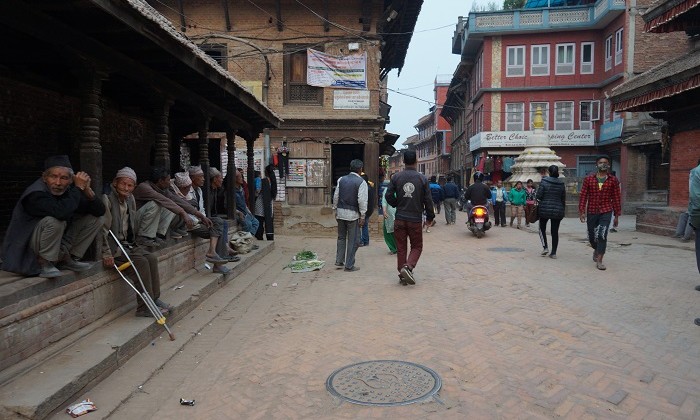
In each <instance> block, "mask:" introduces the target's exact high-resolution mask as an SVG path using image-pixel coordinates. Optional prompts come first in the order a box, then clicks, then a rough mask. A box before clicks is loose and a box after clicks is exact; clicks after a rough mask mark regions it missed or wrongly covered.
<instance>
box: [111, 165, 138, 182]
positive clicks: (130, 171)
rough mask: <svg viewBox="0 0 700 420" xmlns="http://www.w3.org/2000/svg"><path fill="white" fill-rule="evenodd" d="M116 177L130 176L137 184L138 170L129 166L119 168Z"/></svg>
mask: <svg viewBox="0 0 700 420" xmlns="http://www.w3.org/2000/svg"><path fill="white" fill-rule="evenodd" d="M114 178H129V179H130V180H132V181H134V184H136V172H135V171H134V170H133V169H131V168H129V167H128V166H125V167H123V168H121V169H120V170H118V171H117V175H116V176H115V177H114Z"/></svg>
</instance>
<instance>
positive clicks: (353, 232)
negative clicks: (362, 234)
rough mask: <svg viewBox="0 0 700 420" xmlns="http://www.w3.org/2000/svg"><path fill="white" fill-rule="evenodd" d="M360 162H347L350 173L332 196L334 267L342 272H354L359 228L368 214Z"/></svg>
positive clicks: (341, 179)
mask: <svg viewBox="0 0 700 420" xmlns="http://www.w3.org/2000/svg"><path fill="white" fill-rule="evenodd" d="M362 167H363V163H362V161H361V160H359V159H353V160H352V161H351V162H350V171H351V172H350V173H349V174H347V175H345V176H343V177H340V178H339V179H338V185H337V187H336V189H335V193H334V194H333V208H334V209H336V213H335V218H336V220H337V222H338V245H337V249H336V253H335V265H336V266H337V267H343V266H345V271H357V270H359V269H360V267H357V266H356V265H355V252H356V251H357V243H358V237H357V235H358V234H359V230H360V229H358V223H359V227H362V226H363V225H364V224H365V213H367V183H366V182H365V181H364V180H363V179H362V178H361V177H360V173H361V172H362Z"/></svg>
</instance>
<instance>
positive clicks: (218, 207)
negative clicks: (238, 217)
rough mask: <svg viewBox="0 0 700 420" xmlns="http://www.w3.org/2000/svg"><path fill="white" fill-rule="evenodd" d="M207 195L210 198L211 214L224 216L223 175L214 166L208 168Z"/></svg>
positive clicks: (224, 191) (224, 192)
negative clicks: (208, 186)
mask: <svg viewBox="0 0 700 420" xmlns="http://www.w3.org/2000/svg"><path fill="white" fill-rule="evenodd" d="M209 185H210V187H211V188H210V189H209V197H210V199H211V214H212V216H219V215H221V216H222V217H225V216H226V214H227V211H226V210H227V209H226V204H227V203H226V190H225V189H224V177H223V175H222V174H221V171H219V170H218V169H216V168H214V167H213V166H212V167H211V168H209Z"/></svg>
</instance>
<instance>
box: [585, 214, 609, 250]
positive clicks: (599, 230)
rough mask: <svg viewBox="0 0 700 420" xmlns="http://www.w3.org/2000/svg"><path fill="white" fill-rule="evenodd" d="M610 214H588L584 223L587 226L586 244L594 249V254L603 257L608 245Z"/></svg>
mask: <svg viewBox="0 0 700 420" xmlns="http://www.w3.org/2000/svg"><path fill="white" fill-rule="evenodd" d="M611 218H612V212H611V211H609V212H607V213H601V214H590V213H589V214H588V215H587V216H586V221H587V225H588V242H590V244H591V247H593V249H595V252H596V254H598V255H604V254H605V248H606V247H607V245H608V228H609V227H610V219H611Z"/></svg>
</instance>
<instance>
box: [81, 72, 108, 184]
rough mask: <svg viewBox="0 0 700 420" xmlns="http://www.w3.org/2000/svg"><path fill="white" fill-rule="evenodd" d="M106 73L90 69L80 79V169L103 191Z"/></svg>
mask: <svg viewBox="0 0 700 420" xmlns="http://www.w3.org/2000/svg"><path fill="white" fill-rule="evenodd" d="M106 76H107V75H106V74H105V73H103V72H100V71H97V70H95V69H88V70H87V71H86V72H85V73H84V74H83V75H81V79H80V102H81V103H80V170H81V171H84V172H87V173H88V174H89V175H90V178H92V182H91V187H92V189H93V190H94V191H96V192H97V193H98V194H99V193H101V192H102V145H101V144H100V121H101V119H102V108H100V97H101V96H102V80H103V79H105V78H106Z"/></svg>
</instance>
